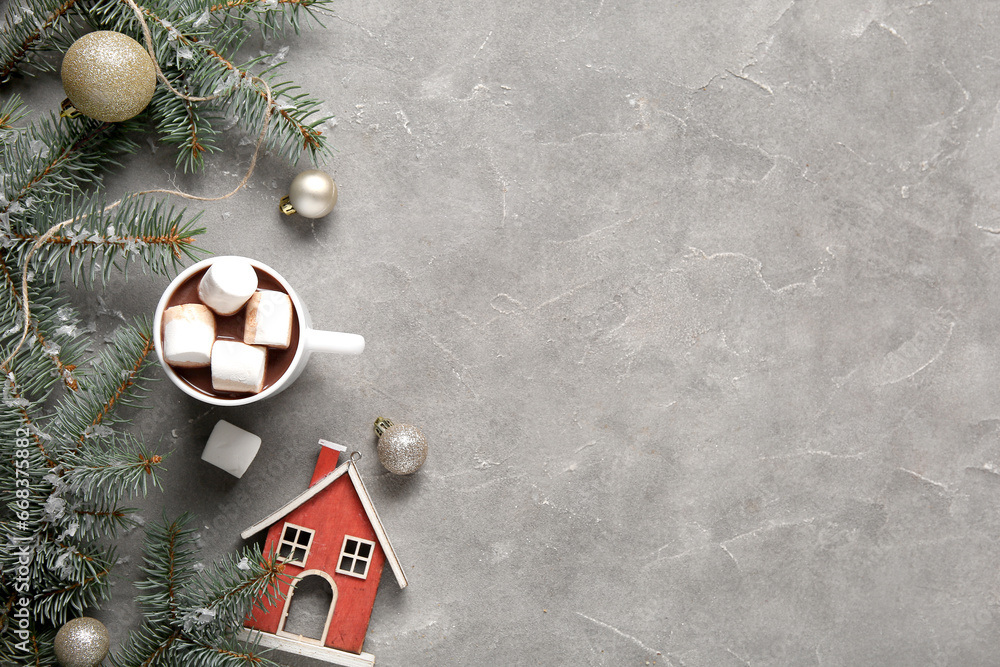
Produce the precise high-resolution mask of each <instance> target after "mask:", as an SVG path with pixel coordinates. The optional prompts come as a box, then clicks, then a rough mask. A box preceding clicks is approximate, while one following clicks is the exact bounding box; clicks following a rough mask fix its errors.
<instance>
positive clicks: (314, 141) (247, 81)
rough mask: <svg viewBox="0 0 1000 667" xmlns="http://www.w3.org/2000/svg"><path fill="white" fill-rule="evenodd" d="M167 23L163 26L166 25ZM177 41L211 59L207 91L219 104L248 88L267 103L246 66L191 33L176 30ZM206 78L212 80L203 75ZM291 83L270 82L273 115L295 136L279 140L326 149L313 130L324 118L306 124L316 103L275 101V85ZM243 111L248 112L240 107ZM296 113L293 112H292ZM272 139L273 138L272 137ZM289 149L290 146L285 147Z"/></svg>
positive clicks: (299, 146)
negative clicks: (212, 73) (211, 76)
mask: <svg viewBox="0 0 1000 667" xmlns="http://www.w3.org/2000/svg"><path fill="white" fill-rule="evenodd" d="M143 14H144V15H145V16H146V17H147V19H148V20H149V21H151V22H152V23H155V24H158V25H159V26H160V27H161V28H162V29H167V27H168V26H169V27H170V28H173V26H172V24H170V23H169V22H165V21H164V19H162V18H160V17H159V16H157V15H156V14H154V13H153V12H152V11H150V10H149V9H148V8H143ZM165 24H166V25H165ZM176 41H177V43H178V44H180V45H183V46H187V47H190V48H192V49H193V50H194V51H196V52H198V53H201V54H203V56H205V57H207V59H208V60H210V61H212V62H214V64H215V65H216V67H217V68H219V69H218V71H217V75H216V77H215V79H216V81H215V84H214V85H213V86H211V88H209V89H208V90H207V91H204V92H207V93H208V94H210V95H220V96H221V98H220V99H219V100H215V102H217V103H218V104H219V105H226V104H228V105H229V106H232V102H233V96H234V95H236V94H238V93H240V92H241V91H243V92H244V93H245V91H250V92H249V94H246V93H245V95H246V96H247V97H250V98H251V99H252V100H255V101H256V105H255V106H258V107H259V106H260V104H261V103H263V104H264V105H265V108H266V104H267V92H266V91H265V90H263V89H262V88H261V87H260V86H257V85H254V84H253V79H254V76H255V75H254V74H253V73H252V72H251V71H250V69H249V66H240V65H237V64H236V63H234V62H233V61H232V60H230V59H229V58H227V57H225V56H224V55H222V53H221V52H220V51H218V50H217V49H216V48H213V47H212V46H211V45H209V44H207V43H206V42H203V41H202V40H201V39H200V38H199V37H197V36H194V35H190V36H189V35H184V34H181V33H178V34H177V36H176ZM261 60H263V59H262V58H258V59H255V60H253V61H251V65H252V64H255V63H257V62H260V61H261ZM206 80H211V79H208V77H206ZM291 86H292V84H291V83H289V82H282V83H279V84H276V85H272V88H273V89H274V90H272V101H271V109H272V113H274V115H275V117H276V118H277V119H278V120H279V122H281V123H283V124H284V125H285V126H286V127H287V128H288V132H289V133H290V134H291V136H292V137H297V138H298V141H297V142H296V141H287V140H286V141H283V142H282V143H283V144H284V143H288V144H292V146H294V148H295V152H296V153H297V152H298V151H299V150H307V151H309V152H310V153H312V154H314V155H315V154H316V153H317V152H319V151H321V150H324V149H325V148H326V144H325V141H324V140H323V139H322V138H321V136H322V134H323V133H322V132H321V131H320V130H317V129H316V126H317V125H319V123H320V122H322V121H323V120H325V119H319V120H317V121H316V122H309V123H307V122H306V121H307V119H308V117H309V116H311V115H312V114H313V113H315V112H316V110H317V109H318V106H319V104H318V102H313V103H312V104H303V103H302V102H303V101H305V97H304V96H299V97H300V98H301V99H299V100H297V101H298V102H299V103H298V105H297V106H292V107H288V108H282V107H281V105H279V104H278V102H277V97H278V95H279V91H278V90H277V89H278V88H281V89H283V90H288V89H290V88H291ZM243 111H247V110H246V109H243ZM296 111H297V112H298V113H295V112H296ZM257 113H258V115H259V116H260V117H261V118H263V110H258V112H257ZM235 115H236V116H238V117H243V118H246V117H247V116H248V115H249V114H247V113H237V114H235ZM272 139H273V137H272ZM288 148H289V149H290V148H291V147H288Z"/></svg>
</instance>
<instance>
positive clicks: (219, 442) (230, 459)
mask: <svg viewBox="0 0 1000 667" xmlns="http://www.w3.org/2000/svg"><path fill="white" fill-rule="evenodd" d="M259 450H260V436H259V435H254V434H253V433H250V432H249V431H244V430H243V429H241V428H240V427H238V426H233V425H232V424H230V423H229V422H227V421H226V420H224V419H220V420H219V423H218V424H216V425H215V428H214V429H212V435H210V436H208V444H206V445H205V451H203V452H202V453H201V460H202V461H206V462H208V463H211V464H212V465H214V466H215V467H217V468H222V469H223V470H225V471H226V472H228V473H229V474H230V475H232V476H233V477H243V473H245V472H246V471H247V468H249V467H250V464H251V463H253V459H254V457H255V456H257V452H258V451H259Z"/></svg>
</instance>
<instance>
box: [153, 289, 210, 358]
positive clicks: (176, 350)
mask: <svg viewBox="0 0 1000 667" xmlns="http://www.w3.org/2000/svg"><path fill="white" fill-rule="evenodd" d="M213 343H215V316H213V315H212V311H211V310H209V309H208V308H206V307H205V306H203V305H201V304H200V303H185V304H183V305H180V306H174V307H172V308H167V309H166V310H165V311H163V358H164V359H165V360H166V362H167V363H168V364H170V365H171V366H179V367H181V368H201V367H203V366H208V365H209V364H210V363H211V358H212V344H213Z"/></svg>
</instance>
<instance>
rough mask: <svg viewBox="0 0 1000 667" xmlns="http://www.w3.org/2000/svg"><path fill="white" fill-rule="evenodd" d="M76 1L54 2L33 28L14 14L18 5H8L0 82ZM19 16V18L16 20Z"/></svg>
mask: <svg viewBox="0 0 1000 667" xmlns="http://www.w3.org/2000/svg"><path fill="white" fill-rule="evenodd" d="M76 3H77V0H62V1H61V2H59V3H57V4H55V5H54V7H52V9H51V11H50V12H49V13H48V15H47V16H46V17H45V19H44V20H43V21H41V22H38V23H35V24H34V25H35V26H36V28H35V29H34V30H31V28H30V26H27V25H26V24H25V22H24V21H23V16H22V17H18V16H16V15H15V12H16V11H17V10H18V7H17V6H15V5H13V4H11V5H10V7H9V8H8V10H7V26H6V30H4V31H3V32H4V33H7V34H6V36H5V38H4V39H3V40H2V42H0V84H2V83H6V82H7V80H8V79H9V78H10V76H11V74H12V73H13V72H14V70H15V69H16V68H17V66H18V65H20V64H21V63H22V62H24V61H25V59H26V58H27V57H28V55H29V54H30V53H31V52H32V51H34V50H36V49H37V48H38V45H39V43H40V42H41V40H42V37H43V36H44V35H45V33H46V32H48V31H49V30H50V29H52V28H53V26H55V25H57V24H58V23H59V21H60V20H61V19H63V17H65V16H66V14H67V13H68V12H69V11H70V10H71V9H72V8H73V7H74V6H75V5H76ZM31 11H32V12H33V10H31ZM19 18H20V19H21V20H18V19H19Z"/></svg>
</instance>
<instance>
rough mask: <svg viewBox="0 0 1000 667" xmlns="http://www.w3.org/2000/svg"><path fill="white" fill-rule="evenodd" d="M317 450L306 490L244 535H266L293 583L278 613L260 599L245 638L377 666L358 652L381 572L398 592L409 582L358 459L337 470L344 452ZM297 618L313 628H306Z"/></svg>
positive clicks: (350, 665) (284, 589) (336, 661)
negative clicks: (386, 569)
mask: <svg viewBox="0 0 1000 667" xmlns="http://www.w3.org/2000/svg"><path fill="white" fill-rule="evenodd" d="M320 444H321V445H323V447H322V449H321V450H320V455H319V459H318V460H317V462H316V469H315V471H314V472H313V476H312V481H311V482H310V483H309V488H308V489H306V490H305V491H303V492H302V493H300V494H299V495H298V496H296V497H295V498H292V499H291V500H290V501H288V502H287V503H286V504H285V505H284V506H283V507H281V508H280V509H278V510H277V511H275V512H274V513H273V514H271V515H270V516H268V517H267V518H266V519H264V520H262V521H259V522H258V523H256V524H254V525H253V526H250V527H249V528H247V529H246V530H244V531H243V532H242V533H241V536H242V537H243V539H249V538H251V537H253V536H254V535H256V534H258V533H260V532H261V531H262V530H265V529H267V530H268V533H267V541H266V542H265V544H264V553H269V552H270V551H271V550H272V549H273V550H274V553H275V554H276V556H277V558H278V559H279V560H281V561H284V564H285V574H288V575H291V577H293V579H292V581H291V583H290V584H287V583H284V584H282V585H281V591H282V593H284V600H283V601H279V602H278V603H277V604H276V605H275V606H273V607H270V606H267V601H266V600H262V604H263V605H264V609H265V611H263V612H262V611H260V610H257V611H256V613H255V614H254V616H252V617H250V618H248V619H247V620H246V622H245V624H244V625H245V626H246V628H248V629H249V630H246V629H245V630H244V631H243V633H242V635H241V636H242V638H243V639H246V640H248V641H257V640H259V641H260V645H261V646H265V647H268V648H275V649H278V650H281V651H286V652H289V653H294V654H297V655H305V656H308V657H311V658H315V659H318V660H324V661H326V662H330V663H333V664H338V665H345V666H347V667H354V666H359V667H360V666H362V665H372V664H374V662H375V656H374V655H372V654H370V653H363V652H362V650H361V649H362V647H363V645H364V641H365V634H366V633H367V632H368V621H369V619H370V618H371V613H372V606H373V605H374V604H375V594H376V592H377V590H378V584H379V580H380V579H381V578H382V566H383V565H384V564H386V563H388V565H389V568H390V569H391V570H392V573H393V575H395V577H396V582H397V583H398V584H399V587H400V588H406V576H405V575H404V574H403V568H402V566H401V565H400V564H399V559H397V558H396V553H395V552H394V551H393V549H392V544H390V543H389V538H388V536H387V535H386V534H385V530H384V529H383V527H382V522H381V521H380V520H379V517H378V513H376V511H375V506H374V505H373V504H372V501H371V497H370V496H369V495H368V491H367V489H365V485H364V482H362V480H361V476H360V475H359V473H358V469H357V467H356V466H355V465H354V461H353V460H352V459H348V460H347V461H346V462H344V463H342V464H340V465H337V463H338V459H339V456H340V452H341V451H344V450H345V449H346V448H344V447H342V446H340V445H334V444H333V443H328V442H325V441H322V440H321V441H320ZM306 591H308V592H306ZM297 597H298V598H301V599H302V600H303V601H302V602H301V603H300V605H299V606H300V607H301V606H303V605H308V606H309V609H307V610H306V612H305V614H306V615H305V616H302V614H299V615H298V616H297V615H296V613H295V610H296V598H297ZM326 600H329V603H328V608H325V609H324V608H323V607H325V606H326V605H327V602H326ZM310 611H311V612H312V616H311V618H310V616H309V612H310ZM324 611H325V612H326V621H325V623H323V622H322V615H323V612H324ZM295 618H301V619H305V620H306V621H307V622H308V621H310V620H311V621H312V625H310V626H309V628H308V629H305V628H304V626H303V625H301V624H299V625H296V623H297V622H298V621H295ZM317 618H319V622H318V623H317V622H316V619H317ZM306 624H307V625H308V623H306ZM251 630H256V631H259V634H258V633H257V632H251Z"/></svg>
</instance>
